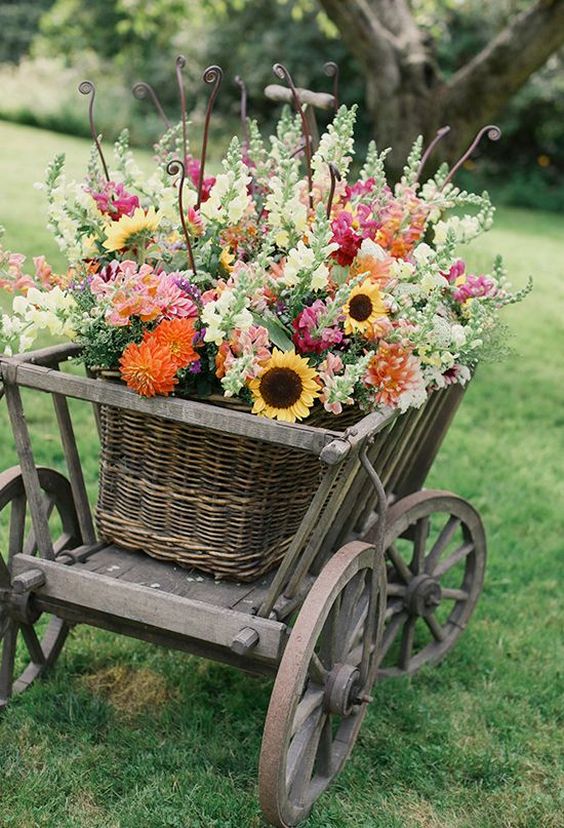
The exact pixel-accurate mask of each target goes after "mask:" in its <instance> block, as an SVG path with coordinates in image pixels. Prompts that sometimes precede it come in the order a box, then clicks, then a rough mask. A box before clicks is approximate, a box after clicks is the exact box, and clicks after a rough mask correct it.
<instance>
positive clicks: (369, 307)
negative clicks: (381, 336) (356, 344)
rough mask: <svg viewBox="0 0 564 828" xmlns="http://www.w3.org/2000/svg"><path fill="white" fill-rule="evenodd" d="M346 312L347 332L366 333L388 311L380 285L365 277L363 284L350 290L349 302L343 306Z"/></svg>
mask: <svg viewBox="0 0 564 828" xmlns="http://www.w3.org/2000/svg"><path fill="white" fill-rule="evenodd" d="M343 313H344V314H345V333H347V334H355V333H360V334H362V333H366V332H367V331H370V330H371V328H372V326H373V324H374V322H376V320H377V319H378V318H380V317H382V316H387V314H388V311H387V309H386V306H385V305H384V303H383V301H382V294H381V293H380V290H379V288H378V285H376V284H374V282H372V281H371V280H370V279H365V280H364V282H363V283H362V284H361V285H355V287H353V289H352V290H351V292H350V296H349V298H348V300H347V303H346V304H345V305H344V307H343Z"/></svg>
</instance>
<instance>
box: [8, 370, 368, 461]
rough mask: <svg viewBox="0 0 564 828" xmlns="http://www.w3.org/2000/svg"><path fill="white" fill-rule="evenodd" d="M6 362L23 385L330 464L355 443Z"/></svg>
mask: <svg viewBox="0 0 564 828" xmlns="http://www.w3.org/2000/svg"><path fill="white" fill-rule="evenodd" d="M1 365H2V375H3V376H5V377H6V376H8V375H9V374H10V373H12V374H13V378H14V380H15V382H17V384H18V385H21V386H25V387H28V388H37V389H38V390H40V391H49V392H51V393H56V394H63V395H64V396H66V397H74V398H76V399H81V400H86V401H88V402H92V403H102V404H105V405H110V406H115V407H117V408H123V409H125V410H127V411H139V412H141V413H143V414H148V415H150V416H155V417H162V418H163V419H165V420H172V421H174V422H181V423H186V424H191V425H198V426H201V427H205V428H210V429H212V430H215V431H222V432H228V433H230V434H237V435H240V436H244V437H252V438H254V439H257V440H264V441H265V442H268V443H276V444H279V445H284V446H292V447H294V448H299V449H302V450H303V451H306V452H310V453H312V454H316V455H320V454H321V453H322V452H323V450H324V449H325V452H324V454H323V460H324V462H326V463H328V464H332V463H339V462H341V461H342V460H343V459H344V457H346V455H347V454H348V453H349V451H350V444H349V442H348V441H347V440H345V439H344V438H343V436H342V435H341V434H339V432H334V431H330V430H327V429H320V428H312V427H311V426H304V425H298V424H289V423H280V422H277V421H274V420H268V419H266V418H265V417H255V416H252V415H249V414H245V413H241V412H239V411H234V410H232V409H229V408H226V407H218V406H213V405H209V404H206V403H201V402H197V401H195V400H180V399H176V398H167V397H153V398H151V399H147V398H145V397H141V396H139V394H136V393H135V392H134V391H130V390H129V389H128V388H125V387H123V386H122V385H119V384H118V383H112V382H108V381H99V380H93V379H89V378H87V377H77V376H74V375H72V374H65V373H62V372H60V371H54V370H51V369H49V368H42V367H40V366H36V365H27V364H23V363H17V362H14V361H13V360H10V359H7V358H4V359H2V360H1ZM10 369H13V370H12V371H10ZM370 416H372V415H370ZM333 444H335V445H334V450H333V451H330V450H329V447H330V446H333Z"/></svg>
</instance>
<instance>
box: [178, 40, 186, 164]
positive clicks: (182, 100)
mask: <svg viewBox="0 0 564 828" xmlns="http://www.w3.org/2000/svg"><path fill="white" fill-rule="evenodd" d="M185 66H186V58H185V57H184V55H178V57H177V58H176V82H177V84H178V91H179V93H180V111H181V114H182V152H183V158H184V161H186V156H187V155H188V128H187V125H186V92H185V91H184V81H183V79H182V70H183V69H184V67H185Z"/></svg>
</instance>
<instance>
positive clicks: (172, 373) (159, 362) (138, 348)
mask: <svg viewBox="0 0 564 828" xmlns="http://www.w3.org/2000/svg"><path fill="white" fill-rule="evenodd" d="M119 364H120V373H121V376H122V379H123V380H125V382H126V383H127V386H128V388H131V389H132V390H133V391H137V393H138V394H141V396H143V397H154V396H155V394H163V395H165V396H166V395H167V394H170V393H171V391H173V390H174V386H175V385H176V383H177V382H178V380H177V377H176V363H175V362H174V360H173V359H172V357H171V355H170V349H169V348H168V347H167V346H166V345H160V344H159V343H158V342H156V341H155V340H154V339H151V340H148V341H146V342H141V344H140V345H137V344H136V343H135V342H130V344H129V345H128V346H127V348H126V349H125V350H124V352H123V354H122V356H121V359H120V361H119Z"/></svg>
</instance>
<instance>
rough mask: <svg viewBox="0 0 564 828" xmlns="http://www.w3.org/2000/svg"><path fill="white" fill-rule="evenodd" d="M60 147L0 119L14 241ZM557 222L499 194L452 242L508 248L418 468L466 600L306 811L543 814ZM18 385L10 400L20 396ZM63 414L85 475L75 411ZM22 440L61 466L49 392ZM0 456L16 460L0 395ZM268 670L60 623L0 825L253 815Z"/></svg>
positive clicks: (555, 445) (554, 793) (423, 817)
mask: <svg viewBox="0 0 564 828" xmlns="http://www.w3.org/2000/svg"><path fill="white" fill-rule="evenodd" d="M61 147H64V148H65V149H66V150H67V152H68V156H69V159H70V162H71V167H72V169H73V170H74V171H76V172H77V173H78V172H79V171H80V169H81V165H82V164H83V163H84V161H85V159H86V157H87V152H88V144H87V143H85V142H83V141H81V140H78V139H70V138H62V137H61V136H59V135H51V134H49V133H43V132H38V131H33V130H31V129H24V128H21V127H16V126H13V125H7V124H0V224H4V225H5V226H6V228H7V242H8V244H9V246H10V247H12V248H18V247H19V248H21V249H23V250H24V252H26V253H29V254H32V253H33V252H40V251H41V252H43V251H45V250H47V249H48V250H52V246H51V247H48V244H47V241H46V235H45V232H44V230H43V219H42V215H41V203H42V196H41V194H40V193H37V192H35V191H33V190H32V189H30V185H31V183H32V182H33V181H35V180H38V179H40V178H41V177H42V173H43V170H44V167H45V165H46V163H47V161H48V159H49V157H50V156H51V155H52V154H53V153H54V152H56V151H59V149H60V148H61ZM563 224H564V221H563V219H562V217H559V216H555V215H548V214H546V215H545V214H540V213H530V212H526V211H517V210H503V211H500V212H499V215H498V221H497V225H496V229H495V230H494V231H492V232H491V233H490V234H489V235H487V236H486V237H485V238H484V239H483V240H482V241H480V243H479V245H477V246H476V247H475V248H474V250H473V251H472V254H471V259H472V264H473V266H475V267H483V268H487V267H488V265H489V262H490V261H491V259H492V257H493V255H494V253H495V252H497V251H500V252H501V253H503V254H504V256H505V258H506V262H507V265H508V267H509V270H510V273H511V275H512V278H513V281H514V284H515V285H516V286H521V285H523V284H524V283H525V281H526V278H527V276H528V275H529V273H531V274H532V275H533V276H534V278H535V283H536V287H535V290H534V293H533V295H532V296H531V297H530V298H529V299H528V300H527V301H526V303H525V304H523V305H521V306H518V307H516V308H510V309H509V312H508V320H509V321H510V324H511V327H512V330H513V332H514V349H515V353H514V355H513V356H512V357H511V358H510V359H509V360H508V361H506V362H505V363H504V364H501V365H484V366H482V368H481V370H480V371H479V373H478V375H477V377H476V380H475V381H474V382H473V384H472V387H471V388H470V389H469V391H468V394H467V396H466V399H465V402H464V404H463V407H462V409H461V411H460V412H459V414H458V416H457V419H456V421H455V424H454V425H453V427H452V428H451V430H450V433H449V435H448V438H447V440H446V442H445V445H444V447H443V449H442V451H441V453H440V455H439V458H438V459H437V461H436V463H435V466H434V468H433V471H432V474H431V478H430V480H429V481H428V483H429V485H432V486H436V487H440V488H447V489H452V490H453V491H455V492H457V493H458V494H461V495H463V496H464V497H466V498H468V499H469V500H471V501H472V503H473V504H474V505H475V506H476V507H477V508H478V509H479V510H480V511H481V513H482V515H483V518H484V520H485V523H486V528H487V531H488V540H489V563H488V570H487V575H486V583H485V589H484V593H483V596H482V599H481V602H480V604H479V606H478V609H477V611H476V614H475V616H474V618H473V620H472V622H471V624H470V626H469V629H468V630H467V632H466V633H465V634H464V636H463V637H462V638H461V640H460V641H459V643H458V645H457V647H456V648H455V649H454V650H453V652H452V653H451V654H450V655H449V656H448V658H447V659H446V661H445V662H444V663H443V664H442V665H441V666H440V667H437V668H434V669H427V670H425V671H423V672H422V673H420V674H419V675H418V676H417V677H415V678H414V679H412V680H393V681H388V682H386V683H382V684H380V685H378V686H377V687H376V689H375V701H374V703H373V704H372V705H371V707H370V711H369V714H368V717H367V720H366V722H365V724H364V726H363V729H362V731H361V733H360V737H359V740H358V742H357V745H356V748H355V751H354V753H353V756H352V759H351V761H350V762H349V764H348V765H347V767H346V769H345V771H344V772H343V774H342V775H341V776H340V777H339V779H338V780H337V782H336V783H335V784H334V785H333V787H332V788H331V790H330V792H329V793H328V794H327V795H326V796H325V797H323V798H322V799H321V800H320V802H319V804H318V806H317V807H316V809H315V812H314V815H313V816H312V818H311V819H310V822H309V823H308V825H310V826H311V828H557V826H562V825H563V822H562V819H563V817H562V814H563V812H564V811H563V809H564V794H563V790H564V786H563V785H562V782H563V778H562V775H561V774H562V768H563V764H562V762H563V758H564V757H563V755H562V754H563V748H564V745H563V741H562V730H561V727H562V689H563V682H562V664H563V656H564V650H563V647H562V641H561V631H562V613H561V603H562V599H561V590H560V592H559V589H558V587H559V583H558V582H559V577H560V579H561V577H562V551H563V540H562V539H563V537H564V508H563V503H564V474H563V469H564V465H563V464H564V437H563V435H564V428H563V426H564V413H563V412H564V381H563V380H564V371H563V366H562V353H563V351H564V326H563V322H562V319H563V309H564V232H563V229H564V228H563ZM26 399H29V398H28V397H26ZM73 410H77V416H78V419H77V430H78V433H79V437H80V442H81V447H82V450H83V461H84V466H85V469H86V474H87V477H88V482H89V485H90V487H91V490H92V493H94V491H95V475H96V445H95V443H94V441H93V436H92V435H93V427H92V420H91V417H90V414H89V412H88V411H86V410H82V409H80V407H79V406H73ZM28 416H29V421H30V426H31V428H32V430H33V433H34V434H35V436H36V441H35V442H36V450H37V458H38V459H39V460H40V461H41V462H42V463H46V464H48V465H53V466H55V467H57V468H60V469H63V461H62V454H61V450H60V447H59V444H58V442H57V432H56V428H55V425H54V423H53V419H52V417H51V410H50V403H49V400H48V399H41V400H37V401H36V402H35V403H34V405H33V406H32V407H29V414H28ZM0 434H1V437H2V439H1V441H0V468H6V467H8V466H10V465H12V464H13V463H14V462H15V454H14V450H13V447H12V442H11V436H10V434H9V431H8V425H7V416H6V411H5V407H4V406H0ZM270 687H271V684H270V682H269V681H267V680H262V679H259V680H256V679H253V678H251V677H247V676H245V675H243V674H241V673H238V672H237V671H235V670H233V669H230V668H227V667H223V666H219V665H216V664H213V663H209V662H205V661H201V660H197V659H195V658H190V657H186V656H183V655H180V654H177V653H174V652H167V651H164V650H159V649H153V648H151V647H150V646H149V645H145V644H142V643H139V642H136V641H132V640H127V639H124V638H119V637H116V636H113V635H110V634H107V633H102V632H99V631H96V630H93V629H89V628H77V629H76V630H75V631H74V633H73V635H72V636H71V638H70V641H69V643H68V644H67V646H66V648H65V650H64V652H63V655H62V657H61V658H60V660H59V662H58V664H57V667H56V668H55V670H54V671H53V673H52V674H51V676H50V677H49V679H48V680H47V681H46V682H44V683H42V684H40V685H39V686H37V685H36V686H34V687H33V688H32V689H31V690H30V691H29V693H27V694H25V695H24V696H22V697H20V698H18V699H17V700H16V701H15V702H14V703H13V704H12V705H11V706H10V707H9V709H8V710H7V712H6V714H5V716H4V717H3V719H2V721H1V722H0V826H2V828H35V826H49V828H51V827H52V828H110V826H111V828H165V826H166V828H259V826H261V825H263V822H262V820H261V817H260V813H259V808H258V804H257V786H256V776H257V763H258V752H259V746H260V739H261V733H262V726H263V721H264V717H265V713H266V709H267V705H268V699H269V692H270Z"/></svg>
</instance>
